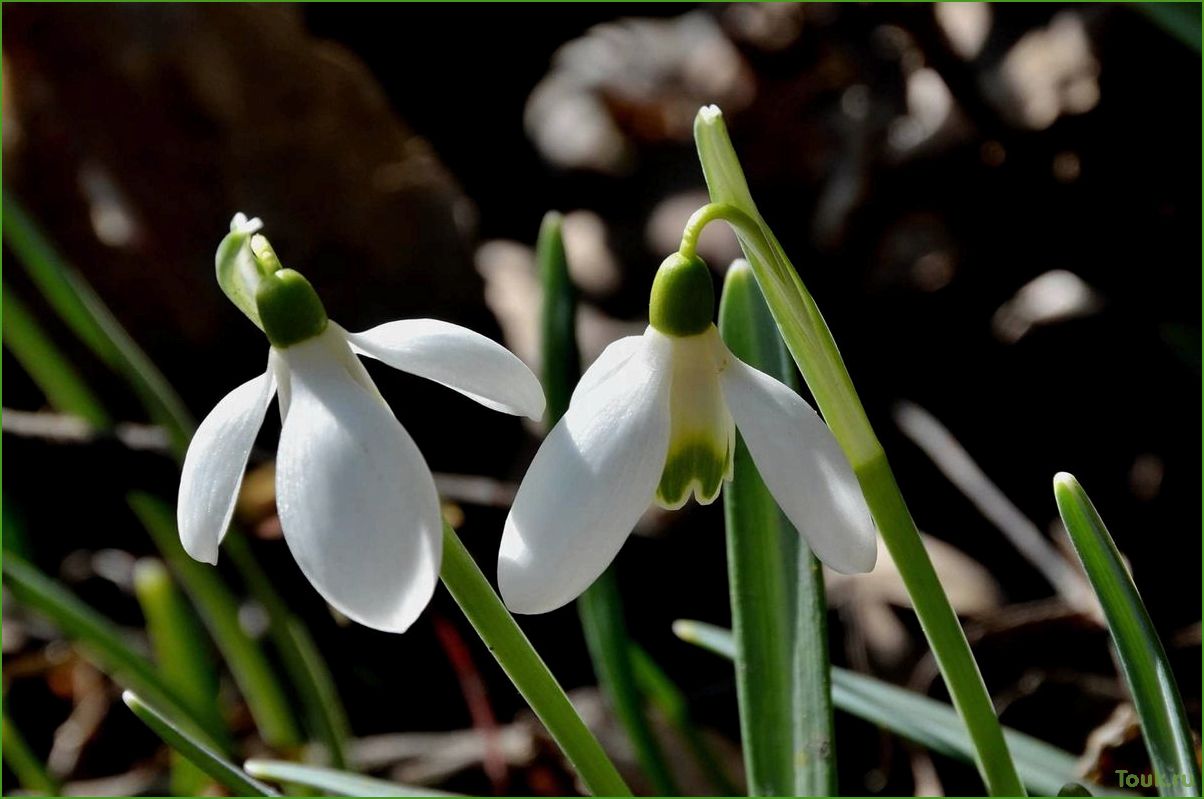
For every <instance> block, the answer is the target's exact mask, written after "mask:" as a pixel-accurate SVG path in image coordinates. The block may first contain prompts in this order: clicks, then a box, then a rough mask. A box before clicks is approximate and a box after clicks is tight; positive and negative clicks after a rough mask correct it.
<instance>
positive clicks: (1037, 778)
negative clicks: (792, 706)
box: [673, 619, 1129, 796]
mask: <svg viewBox="0 0 1204 799" xmlns="http://www.w3.org/2000/svg"><path fill="white" fill-rule="evenodd" d="M673 632H674V634H676V635H677V637H678V638H680V639H682V640H683V641H686V642H688V643H691V644H694V645H696V646H699V647H701V648H702V649H706V650H707V651H709V652H713V653H714V654H716V655H719V656H720V657H724V658H727V659H728V660H731V659H733V658H734V657H735V653H736V644H735V639H734V638H733V636H732V634H731V632H729V631H728V630H725V629H723V628H721V627H716V626H715V625H712V624H707V623H705V622H699V621H691V620H686V619H682V620H679V621H676V622H674V624H673ZM832 702H833V704H834V705H835V706H836V707H837V708H838V709H840V710H842V711H844V712H846V713H849V714H851V715H853V716H856V717H858V718H860V719H863V720H865V721H869V722H871V723H873V724H877V725H878V726H880V727H882V728H884V729H887V730H890V731H891V732H893V733H895V734H896V735H899V736H900V737H902V738H906V739H907V740H910V741H914V742H915V743H918V744H920V745H922V746H925V747H927V748H929V749H931V750H932V751H934V752H939V753H940V754H943V755H947V756H949V757H953V758H956V759H958V760H961V761H964V762H966V763H973V762H974V744H973V741H971V739H970V737H969V735H968V734H967V733H966V729H965V726H964V725H963V724H962V723H961V720H960V718H959V716H958V714H957V711H956V710H954V708H953V707H951V706H950V705H947V704H945V703H944V702H938V701H936V700H935V699H931V698H929V697H927V696H924V695H922V694H917V693H915V692H914V691H909V690H907V689H905V688H900V687H898V686H896V685H891V684H890V683H887V682H883V681H882V680H878V679H875V678H873V677H870V676H868V675H865V674H858V673H856V672H853V671H849V670H848V669H842V668H837V667H833V668H832ZM1004 736H1005V737H1006V738H1007V742H1008V745H1009V746H1010V747H1011V749H1012V751H1013V753H1014V754H1015V760H1016V768H1017V770H1018V771H1019V773H1020V776H1021V778H1022V779H1023V780H1024V784H1025V785H1027V786H1028V787H1029V788H1030V789H1031V790H1032V791H1033V792H1034V793H1037V794H1040V795H1046V796H1052V795H1054V794H1056V793H1057V792H1058V791H1059V790H1060V789H1061V788H1062V786H1064V785H1065V784H1066V783H1067V782H1070V781H1077V782H1083V780H1082V779H1081V777H1080V774H1079V767H1078V758H1077V757H1075V756H1074V755H1072V754H1070V753H1069V752H1065V751H1063V750H1061V749H1058V748H1057V747H1056V746H1053V745H1052V744H1048V743H1046V742H1044V741H1042V740H1040V739H1037V738H1034V737H1032V736H1031V735H1027V734H1025V733H1022V732H1019V731H1017V730H1013V729H1009V728H1004ZM1084 784H1085V785H1088V786H1089V787H1090V788H1091V789H1092V791H1093V793H1095V794H1097V795H1102V796H1108V795H1111V796H1126V795H1129V794H1127V792H1125V791H1122V790H1117V789H1107V788H1104V787H1102V786H1098V785H1090V784H1089V783H1084Z"/></svg>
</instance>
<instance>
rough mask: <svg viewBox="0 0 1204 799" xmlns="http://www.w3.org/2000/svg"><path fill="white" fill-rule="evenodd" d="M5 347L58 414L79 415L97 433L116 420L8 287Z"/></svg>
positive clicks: (6, 295)
mask: <svg viewBox="0 0 1204 799" xmlns="http://www.w3.org/2000/svg"><path fill="white" fill-rule="evenodd" d="M3 294H4V300H3V301H4V313H3V314H2V316H3V339H4V346H5V347H7V348H8V351H9V352H11V353H12V354H13V356H14V357H15V358H16V359H17V362H18V363H20V364H21V367H22V368H23V369H25V371H26V372H27V373H28V374H29V376H30V377H31V378H32V379H33V382H34V383H36V384H37V386H38V388H39V389H41V390H42V393H43V394H45V395H46V401H47V402H48V403H50V406H51V407H52V408H54V409H55V410H57V411H61V412H63V413H69V414H71V415H72V416H78V417H79V418H81V419H83V420H84V421H85V422H87V423H88V424H90V425H91V426H92V427H94V428H96V429H98V430H107V429H108V428H109V427H111V426H112V424H113V420H112V419H110V418H109V414H108V413H106V412H105V409H104V407H103V406H102V404H101V402H100V400H99V399H98V398H97V396H96V395H95V394H94V393H92V389H91V388H89V387H88V384H87V383H85V382H84V380H83V378H81V377H80V376H79V373H78V372H77V371H76V370H75V367H74V366H72V365H71V363H70V362H69V361H68V360H67V358H66V357H65V356H64V355H63V354H62V352H61V351H60V350H59V348H58V347H57V346H55V344H54V342H52V341H51V340H50V337H49V336H47V335H46V333H45V332H44V331H43V330H42V327H41V325H39V324H38V322H37V320H36V319H34V316H33V314H32V313H30V311H29V309H28V308H26V307H25V304H24V303H23V302H21V301H20V300H18V299H17V298H16V296H15V295H13V293H12V292H10V291H9V289H8V286H4V287H3Z"/></svg>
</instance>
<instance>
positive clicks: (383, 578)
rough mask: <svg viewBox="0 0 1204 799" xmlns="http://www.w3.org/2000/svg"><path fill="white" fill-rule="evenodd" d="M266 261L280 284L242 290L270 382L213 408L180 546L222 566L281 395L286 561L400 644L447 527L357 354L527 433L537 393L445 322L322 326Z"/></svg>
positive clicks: (194, 460)
mask: <svg viewBox="0 0 1204 799" xmlns="http://www.w3.org/2000/svg"><path fill="white" fill-rule="evenodd" d="M236 223H237V224H236V225H232V228H237V230H236V233H243V232H245V233H246V234H248V235H249V234H250V233H253V232H254V230H250V229H248V228H251V227H252V225H250V224H249V223H247V222H246V221H245V219H244V220H238V219H236ZM255 229H257V227H255ZM228 238H229V237H228ZM237 243H238V244H239V247H240V248H245V249H246V251H248V252H249V251H250V250H251V249H252V246H251V245H250V243H249V242H246V241H239V242H237ZM266 246H267V245H266V240H264V242H263V247H266ZM262 252H265V253H268V252H270V248H269V249H266V250H262ZM252 255H253V256H255V255H256V254H255V253H252ZM236 257H242V256H241V253H240V254H239V255H238V256H236ZM220 259H221V255H220V253H219V272H220ZM271 260H272V261H274V262H275V263H274V266H275V267H276V271H274V272H268V273H266V274H262V275H260V274H257V272H256V271H255V270H254V269H247V268H246V267H245V265H244V267H243V268H242V270H241V272H240V273H239V274H241V275H242V277H241V278H240V279H239V281H238V286H239V292H240V297H245V296H246V295H247V294H248V293H250V292H249V288H248V285H247V284H248V283H254V284H255V290H254V297H255V301H256V306H255V311H256V315H255V320H256V321H257V322H259V323H261V324H262V327H263V329H264V332H265V333H266V334H267V336H268V338H269V340H270V341H271V342H272V347H271V348H270V350H269V356H268V368H267V370H266V371H265V373H264V374H263V375H261V376H259V377H257V378H255V379H253V380H250V381H248V382H246V383H244V384H243V385H242V386H239V387H238V388H236V389H235V390H234V391H232V392H231V393H230V394H228V395H227V396H226V397H225V398H224V399H223V400H222V401H221V402H219V403H218V404H217V407H215V408H214V409H213V411H212V412H211V413H210V414H209V415H208V416H207V417H206V418H205V420H204V421H203V422H202V423H201V425H200V427H199V428H198V430H197V433H196V435H195V436H194V437H193V440H192V443H191V445H190V446H189V449H188V454H187V456H186V457H185V461H184V469H183V474H182V476H181V480H180V496H179V502H178V505H177V520H178V523H179V528H180V538H181V542H182V543H183V545H184V549H185V550H186V551H187V552H188V554H189V555H191V556H192V557H194V558H196V559H197V560H201V561H204V562H207V563H215V562H216V561H217V551H218V545H219V544H220V542H221V539H222V537H223V536H224V535H225V533H226V529H227V528H228V527H229V524H230V520H231V518H232V516H233V514H234V505H235V502H236V500H237V497H238V490H239V486H240V484H241V482H242V475H243V471H244V470H245V468H246V464H247V458H248V457H249V455H250V451H251V447H252V445H253V443H254V441H255V438H256V435H257V434H258V432H259V428H260V427H261V426H262V424H263V420H264V415H265V414H266V412H267V408H268V406H269V404H270V402H271V399H272V396H273V395H274V394H276V395H278V396H279V399H280V412H281V417H282V422H283V430H282V432H281V436H280V444H279V448H278V450H277V456H276V502H277V509H278V512H279V516H280V523H281V528H282V529H283V531H284V538H285V541H286V542H287V543H288V546H289V549H290V550H291V551H292V553H293V556H294V557H295V558H296V559H297V563H298V564H299V565H300V567H301V570H302V571H303V572H304V573H305V575H306V577H307V578H308V579H309V581H310V582H311V583H312V584H313V586H314V587H315V588H316V589H317V590H318V592H319V593H320V594H321V595H322V596H323V597H324V598H325V599H326V601H327V602H329V603H330V604H331V605H332V606H334V607H335V608H336V609H338V610H339V611H340V612H342V613H343V614H344V615H346V616H348V617H349V618H351V619H353V620H355V621H357V622H360V623H361V624H364V625H366V626H369V627H373V628H376V629H379V630H385V631H390V632H401V631H403V630H405V629H406V628H408V627H409V626H410V624H411V623H413V621H414V619H415V618H417V616H418V614H419V613H420V612H421V611H422V609H423V608H424V607H425V606H426V604H427V602H428V601H429V600H430V597H431V594H432V593H433V591H434V588H435V583H436V581H437V579H438V574H439V566H440V559H441V554H442V525H443V522H442V517H441V514H440V508H439V497H438V494H437V493H436V491H435V483H434V479H433V478H432V476H431V471H430V468H429V467H428V466H427V464H426V461H425V460H424V459H423V457H422V453H420V452H419V451H418V448H417V447H416V446H415V444H414V441H413V440H412V439H411V438H410V436H409V434H408V433H406V431H405V429H404V428H403V427H402V426H401V423H400V422H398V420H397V418H396V417H395V416H394V415H393V412H392V411H391V410H390V409H389V407H388V405H386V404H385V402H384V400H383V399H382V398H381V396H380V393H379V392H378V391H377V389H376V386H375V385H374V384H373V382H372V379H371V378H370V377H369V375H368V373H367V371H366V370H365V369H364V367H363V365H362V364H361V363H360V361H359V358H358V357H357V353H358V354H361V355H366V356H368V357H372V358H376V359H379V360H381V361H383V362H385V363H387V364H389V365H390V366H393V367H395V368H398V369H401V370H403V371H407V372H411V373H413V374H417V375H419V376H422V377H427V378H429V379H432V380H435V381H436V382H439V383H441V384H442V385H445V386H448V387H449V388H452V389H455V390H457V391H459V392H461V393H463V394H465V395H466V396H469V397H471V398H473V399H475V400H476V401H478V402H480V403H482V404H483V405H486V406H487V407H489V408H492V409H494V410H500V411H503V412H506V413H511V414H516V415H522V416H527V417H529V418H531V419H539V418H540V416H541V415H542V414H543V407H544V399H543V391H542V389H541V387H540V385H539V381H538V380H536V378H535V376H534V375H533V374H531V372H530V370H528V369H527V367H526V366H524V365H523V363H522V362H521V361H519V359H518V358H517V357H515V356H514V355H513V354H512V353H510V352H509V351H507V350H506V349H505V348H503V347H502V346H501V345H499V344H497V343H495V342H493V341H491V340H489V339H487V338H485V337H484V336H481V335H479V334H477V333H474V332H472V331H470V330H467V329H465V328H461V327H457V326H456V325H451V324H448V323H446V322H440V321H437V320H432V319H412V320H403V321H397V322H390V323H387V324H383V325H380V326H378V327H375V328H373V329H371V330H368V331H365V332H363V333H348V332H347V331H346V330H344V329H343V328H342V327H340V326H339V325H338V324H336V323H335V322H333V321H329V320H328V319H327V318H326V315H325V310H324V309H322V307H321V303H320V301H319V300H318V299H317V295H316V294H315V293H313V290H312V287H310V286H309V283H308V282H307V281H305V279H304V278H303V277H301V276H300V275H299V274H297V273H296V272H292V271H291V270H286V269H282V268H279V262H278V261H275V256H274V254H273V255H272V257H271ZM262 263H263V260H262V259H260V260H259V261H258V263H257V265H256V267H258V266H262ZM240 307H242V305H240ZM244 310H245V308H244Z"/></svg>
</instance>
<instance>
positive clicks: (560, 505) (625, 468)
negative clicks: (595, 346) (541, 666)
mask: <svg viewBox="0 0 1204 799" xmlns="http://www.w3.org/2000/svg"><path fill="white" fill-rule="evenodd" d="M663 345H664V342H663V341H662V340H654V339H646V340H645V341H644V343H643V346H642V347H641V348H640V349H639V351H638V352H636V353H635V354H634V355H632V357H631V358H629V359H628V360H627V362H626V364H624V365H623V367H622V368H620V369H619V370H618V371H617V372H615V373H613V374H612V375H611V376H610V377H609V379H607V380H605V381H603V382H600V383H598V384H597V385H595V386H594V387H593V389H592V390H591V391H590V392H589V394H586V395H581V396H578V397H577V398H576V401H575V402H574V403H573V404H572V406H571V407H570V408H569V410H568V412H567V413H566V414H565V415H564V418H562V419H561V420H560V422H559V423H557V425H556V426H555V427H554V428H552V432H551V433H549V434H548V437H547V438H546V439H545V440H544V442H543V444H542V445H541V446H540V448H539V452H537V453H536V454H535V460H534V461H533V462H532V463H531V468H530V469H529V470H528V471H527V475H526V477H524V478H523V482H522V485H520V486H519V489H518V495H517V496H516V497H515V498H514V505H513V506H512V507H511V508H510V515H509V517H507V519H506V527H505V532H504V533H503V534H502V547H501V552H500V554H499V556H498V587H499V588H500V590H501V594H502V598H503V599H505V601H506V604H507V605H508V606H509V608H510V609H511V610H512V611H514V612H516V613H546V612H547V611H550V610H555V609H556V608H558V607H560V606H561V605H564V604H566V603H568V602H570V601H572V600H573V599H574V598H576V597H577V596H578V595H579V594H580V593H581V592H582V591H584V590H585V589H586V588H588V587H589V585H590V584H591V583H592V582H593V581H594V580H596V579H597V578H598V575H600V574H601V573H602V572H603V571H604V570H605V569H606V567H607V566H608V565H610V562H611V561H612V560H614V557H615V555H616V554H618V551H619V548H620V547H622V546H623V542H624V541H625V540H626V538H627V535H628V533H630V532H631V529H632V528H633V527H634V526H635V523H636V521H637V520H638V519H639V517H640V514H642V513H643V512H644V511H645V510H646V509H647V507H648V505H649V503H651V501H652V497H653V494H654V493H655V491H656V484H657V481H658V480H659V479H660V476H661V470H662V469H663V468H664V464H665V452H666V451H667V449H668V444H669V369H668V364H667V360H668V356H669V353H668V348H667V347H666V346H663Z"/></svg>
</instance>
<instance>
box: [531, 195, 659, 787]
mask: <svg viewBox="0 0 1204 799" xmlns="http://www.w3.org/2000/svg"><path fill="white" fill-rule="evenodd" d="M562 227H563V219H562V218H561V216H560V214H558V213H556V212H554V211H552V212H549V213H548V214H547V215H545V216H544V218H543V224H542V225H540V228H539V240H538V242H537V243H536V247H535V259H536V261H537V262H538V264H539V275H540V281H541V282H542V284H543V307H542V313H541V332H542V337H541V339H540V344H541V348H542V349H541V353H540V354H541V359H540V361H541V364H542V371H543V386H544V391H545V392H546V394H547V400H548V404H547V422H548V428H549V429H550V428H551V427H552V426H554V425H555V424H556V423H557V422H559V421H560V417H561V416H563V415H564V412H565V411H567V410H568V407H569V400H570V398H572V396H573V388H574V387H575V386H576V385H577V378H578V377H580V375H581V361H580V354H579V352H578V349H577V329H576V317H577V292H576V289H575V288H574V286H573V280H572V277H571V275H570V274H569V265H568V259H567V256H566V254H565V249H564V237H563V235H562ZM577 612H578V613H579V614H580V616H581V627H582V629H583V630H584V632H585V642H586V645H587V646H588V647H589V653H590V658H591V659H592V661H593V664H594V674H595V675H596V676H597V678H598V686H599V687H600V688H601V689H602V692H603V694H604V695H605V696H606V698H607V699H609V700H610V704H611V707H612V708H613V709H614V713H615V716H616V717H617V718H618V720H619V723H620V724H621V725H622V727H623V729H624V731H625V732H626V733H627V737H628V739H629V740H630V741H631V745H632V748H634V749H635V753H636V758H637V759H638V760H639V763H640V766H641V767H642V768H643V770H644V772H645V773H646V774H647V775H648V778H649V779H650V780H651V782H652V787H653V790H654V791H655V792H656V793H658V794H661V795H665V796H668V795H673V794H676V793H677V786H676V785H675V784H674V780H673V772H672V771H671V770H670V768H669V764H668V762H667V761H666V760H665V755H664V752H663V751H662V750H661V747H660V744H659V742H658V741H657V740H656V734H655V733H654V731H653V729H652V725H651V724H650V723H649V722H648V718H647V716H646V715H645V712H644V698H643V696H641V694H640V690H639V687H638V685H637V684H636V681H635V674H634V671H633V668H632V663H631V655H630V653H631V641H630V638H629V637H628V635H627V625H626V622H625V621H624V618H623V597H622V596H621V595H620V593H619V586H618V581H617V579H616V577H615V574H614V567H613V566H612V567H611V568H609V569H607V570H606V571H605V572H604V573H603V574H602V576H601V577H599V578H598V579H597V580H596V581H595V582H594V584H593V585H592V586H590V588H589V589H588V590H586V591H585V593H584V594H582V595H581V597H580V598H579V599H578V600H577Z"/></svg>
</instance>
